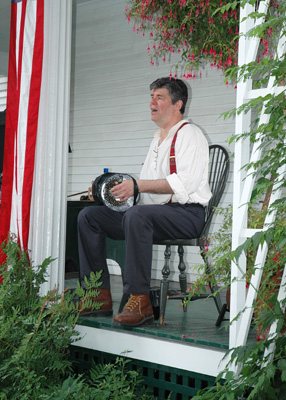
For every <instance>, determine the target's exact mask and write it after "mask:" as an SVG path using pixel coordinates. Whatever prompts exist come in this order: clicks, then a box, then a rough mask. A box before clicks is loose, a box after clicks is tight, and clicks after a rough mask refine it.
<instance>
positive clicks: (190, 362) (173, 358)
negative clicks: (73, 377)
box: [65, 274, 255, 399]
mask: <svg viewBox="0 0 286 400" xmlns="http://www.w3.org/2000/svg"><path fill="white" fill-rule="evenodd" d="M76 285H77V277H76V274H66V280H65V287H66V288H71V289H72V288H75V287H76ZM111 285H112V296H113V303H114V306H113V310H114V313H117V311H118V308H119V304H120V300H121V295H122V280H121V276H116V275H112V276H111ZM158 285H159V282H158V281H152V285H151V286H152V287H158ZM176 285H177V283H176V282H171V288H175V287H176ZM223 297H224V294H222V299H223ZM217 317H218V312H217V309H216V306H215V303H214V300H213V299H212V298H206V299H200V300H196V301H192V302H191V303H190V304H189V306H188V308H187V312H184V311H183V308H182V306H180V301H176V300H169V301H168V302H167V308H166V315H165V321H164V324H163V325H159V322H158V321H155V322H154V323H153V324H152V325H145V326H142V327H138V328H123V327H118V326H113V324H112V322H113V318H112V317H92V316H90V317H84V318H81V319H80V321H79V324H78V325H77V330H78V331H79V332H80V334H81V339H80V341H79V342H77V343H75V345H74V346H73V348H72V350H71V357H72V359H73V361H74V362H75V364H76V365H77V368H78V371H79V372H83V371H84V370H86V369H88V368H90V366H91V364H92V361H93V360H94V361H96V362H100V361H102V362H109V361H110V360H114V359H115V358H116V356H123V355H126V356H127V357H128V359H131V368H136V369H137V368H140V369H141V370H142V372H143V376H144V381H145V384H146V385H147V386H148V387H151V388H152V389H153V393H154V395H156V396H158V398H160V399H164V398H167V396H168V394H169V393H171V392H172V397H171V399H190V398H191V397H192V396H193V395H195V394H196V393H197V391H198V389H200V388H202V387H204V386H207V385H209V384H211V383H213V381H214V379H215V377H216V376H217V374H218V372H219V371H221V370H222V369H223V367H224V365H225V363H226V361H225V360H222V359H223V357H224V355H225V354H226V352H227V350H228V343H229V330H228V328H227V325H228V321H227V320H226V321H223V322H222V324H221V326H220V327H216V326H215V323H216V320H217ZM225 317H226V319H227V318H228V317H229V313H228V312H227V313H226V315H225ZM249 340H255V331H254V329H253V328H251V329H250V333H249Z"/></svg>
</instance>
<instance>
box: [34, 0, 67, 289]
mask: <svg viewBox="0 0 286 400" xmlns="http://www.w3.org/2000/svg"><path fill="white" fill-rule="evenodd" d="M71 17H72V1H71V0H60V1H59V0H48V1H45V19H44V21H45V22H44V56H43V75H42V87H41V99H40V109H39V124H38V136H37V145H36V160H35V176H34V188H33V198H32V205H31V220H30V237H29V249H31V253H32V254H31V258H32V260H33V263H34V265H38V264H41V263H42V262H43V260H44V259H45V258H46V257H52V258H55V260H54V261H53V262H52V264H51V265H50V267H49V276H48V281H47V282H46V283H45V284H44V285H43V286H42V290H41V291H42V294H45V293H46V292H47V291H49V290H51V289H53V288H54V287H55V286H56V287H57V288H58V289H59V291H62V290H63V288H64V268H65V237H66V196H67V163H68V134H69V103H70V64H71V26H72V18H71Z"/></svg>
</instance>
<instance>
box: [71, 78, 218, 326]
mask: <svg viewBox="0 0 286 400" xmlns="http://www.w3.org/2000/svg"><path fill="white" fill-rule="evenodd" d="M150 89H151V91H152V93H151V102H150V109H151V119H152V121H154V122H155V123H156V124H157V125H158V127H159V128H160V129H159V130H158V131H157V132H156V133H155V136H154V139H153V141H152V143H151V146H150V148H149V151H148V154H147V157H146V160H145V162H144V165H143V168H142V171H141V174H140V179H139V180H137V185H138V189H139V193H140V204H138V205H135V206H133V207H131V208H129V209H128V210H127V211H125V212H117V211H113V210H110V209H109V208H107V207H105V206H100V207H87V208H85V209H84V210H82V211H81V213H80V214H79V219H78V235H79V236H78V237H79V257H80V279H81V282H83V280H84V276H87V277H88V276H89V274H90V272H91V271H94V272H95V271H98V270H102V271H103V273H102V278H101V280H102V286H101V288H100V290H101V293H100V295H99V297H98V298H97V299H96V300H97V301H99V302H101V303H103V305H102V308H101V309H100V310H98V311H97V312H95V313H96V314H101V315H111V314H112V299H111V293H110V279H109V273H108V269H107V264H106V253H105V237H106V236H107V237H109V238H111V239H118V240H120V239H125V241H126V264H125V272H124V278H123V292H124V293H127V294H129V295H130V298H129V301H128V302H127V304H126V306H125V307H124V309H123V311H122V313H121V314H119V315H115V317H114V323H116V324H120V325H123V326H140V325H142V324H144V323H147V322H152V321H153V320H154V317H153V310H152V306H151V303H150V299H149V290H150V280H151V265H152V245H153V240H157V241H158V240H163V239H174V238H194V237H198V236H199V234H200V232H201V230H202V227H203V225H204V206H206V205H207V204H208V201H209V199H210V197H211V192H210V189H209V185H208V159H209V148H208V143H207V141H206V139H205V137H204V135H203V133H202V132H201V130H200V129H199V128H198V127H196V126H195V125H192V124H190V123H189V122H188V121H186V120H183V113H184V111H185V107H186V103H187V100H188V89H187V86H186V85H185V83H184V82H183V81H181V80H179V79H176V80H175V79H173V78H171V79H170V78H161V79H157V80H156V81H154V82H153V83H152V84H151V85H150ZM176 133H177V135H176ZM175 137H176V139H174V138H175ZM171 147H172V149H173V150H171ZM174 160H175V161H174ZM111 192H112V194H113V195H114V196H115V197H116V198H119V199H120V200H121V201H126V200H127V199H128V198H129V197H130V196H132V195H133V194H134V184H133V181H132V180H126V181H123V183H121V184H118V185H116V186H115V187H113V188H112V190H111ZM81 312H82V314H86V313H90V309H84V310H82V311H81Z"/></svg>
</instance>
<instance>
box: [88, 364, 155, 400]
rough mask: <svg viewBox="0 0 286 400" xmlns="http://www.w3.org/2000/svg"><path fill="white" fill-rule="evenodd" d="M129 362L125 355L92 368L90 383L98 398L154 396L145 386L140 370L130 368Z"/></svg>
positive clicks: (148, 397)
mask: <svg viewBox="0 0 286 400" xmlns="http://www.w3.org/2000/svg"><path fill="white" fill-rule="evenodd" d="M128 362H129V361H128V360H126V359H124V358H123V357H118V358H117V359H116V361H115V363H109V364H104V365H102V364H100V365H97V366H94V367H93V368H92V370H91V373H90V378H91V379H90V385H91V386H92V387H93V388H94V394H95V395H96V396H95V398H96V399H98V400H104V399H110V400H113V399H114V400H116V399H126V400H127V399H135V398H138V399H142V400H147V399H151V398H154V397H153V396H152V397H151V396H150V394H149V393H148V391H146V389H145V388H144V387H143V385H142V384H143V380H142V378H141V377H140V374H139V372H137V371H133V370H128V368H127V367H128Z"/></svg>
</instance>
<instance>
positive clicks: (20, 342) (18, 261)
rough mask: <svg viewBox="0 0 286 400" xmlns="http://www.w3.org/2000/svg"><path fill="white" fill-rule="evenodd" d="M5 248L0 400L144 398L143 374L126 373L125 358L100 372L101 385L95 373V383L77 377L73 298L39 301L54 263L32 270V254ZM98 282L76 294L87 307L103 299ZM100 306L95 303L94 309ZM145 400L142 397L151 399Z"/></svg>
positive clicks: (93, 278) (95, 278) (0, 304)
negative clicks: (72, 353)
mask: <svg viewBox="0 0 286 400" xmlns="http://www.w3.org/2000/svg"><path fill="white" fill-rule="evenodd" d="M2 249H3V251H4V252H5V254H6V256H7V263H6V264H5V265H3V266H1V270H0V275H1V276H2V283H1V284H0V400H19V399H21V400H73V399H74V400H77V399H79V398H80V399H81V400H94V399H106V400H107V399H112V398H114V399H115V398H116V397H112V396H111V394H112V393H116V394H118V395H119V394H120V393H121V394H122V396H121V394H120V396H121V397H117V398H120V399H134V398H136V396H137V395H136V393H137V392H138V393H141V379H140V378H139V375H140V374H139V373H137V372H131V371H130V372H125V363H126V362H125V361H122V359H119V360H117V362H116V364H115V365H114V366H113V367H111V365H107V366H103V367H100V368H101V369H102V374H101V378H102V380H101V381H100V383H97V381H98V380H99V377H97V378H96V379H97V381H96V383H95V382H93V380H92V378H93V377H96V376H97V374H96V370H95V371H92V372H91V374H92V378H88V376H85V377H83V376H75V375H74V373H73V368H72V363H71V360H70V359H69V347H70V345H71V344H73V343H74V342H76V341H77V340H79V334H78V332H77V331H76V329H75V325H76V323H77V321H78V317H79V313H78V305H77V304H74V302H73V294H71V293H69V291H65V292H64V293H61V294H58V293H57V291H56V289H54V290H52V291H51V292H50V293H48V294H47V295H46V296H40V294H39V293H40V287H41V285H42V284H43V283H44V282H45V280H46V275H47V267H48V266H49V264H50V263H51V261H52V260H51V259H50V258H48V259H46V260H44V262H43V263H42V264H41V265H39V266H36V267H35V266H32V263H31V262H30V260H29V257H28V255H27V253H26V252H24V251H22V250H21V249H20V248H19V245H18V244H17V243H16V242H15V241H13V240H10V241H8V242H7V243H6V244H3V245H2ZM99 279H100V274H97V275H94V274H93V275H92V276H91V279H90V282H86V286H87V290H86V291H84V290H83V289H82V288H80V287H78V288H77V289H76V293H77V294H78V295H79V298H80V299H81V300H82V301H83V302H86V304H90V303H89V302H90V298H91V297H96V296H97V295H98V293H99V291H98V289H97V288H98V287H99V286H100V282H98V280H99ZM99 306H100V303H96V302H94V304H93V307H95V308H98V307H99ZM98 368H99V367H98ZM110 377H112V379H110ZM138 384H140V386H139V389H140V391H139V389H138ZM110 385H112V387H110ZM127 392H128V393H127ZM108 393H109V394H108ZM142 393H143V391H142ZM143 395H144V396H145V397H139V398H142V399H148V398H150V399H151V398H152V397H148V394H147V393H143Z"/></svg>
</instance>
